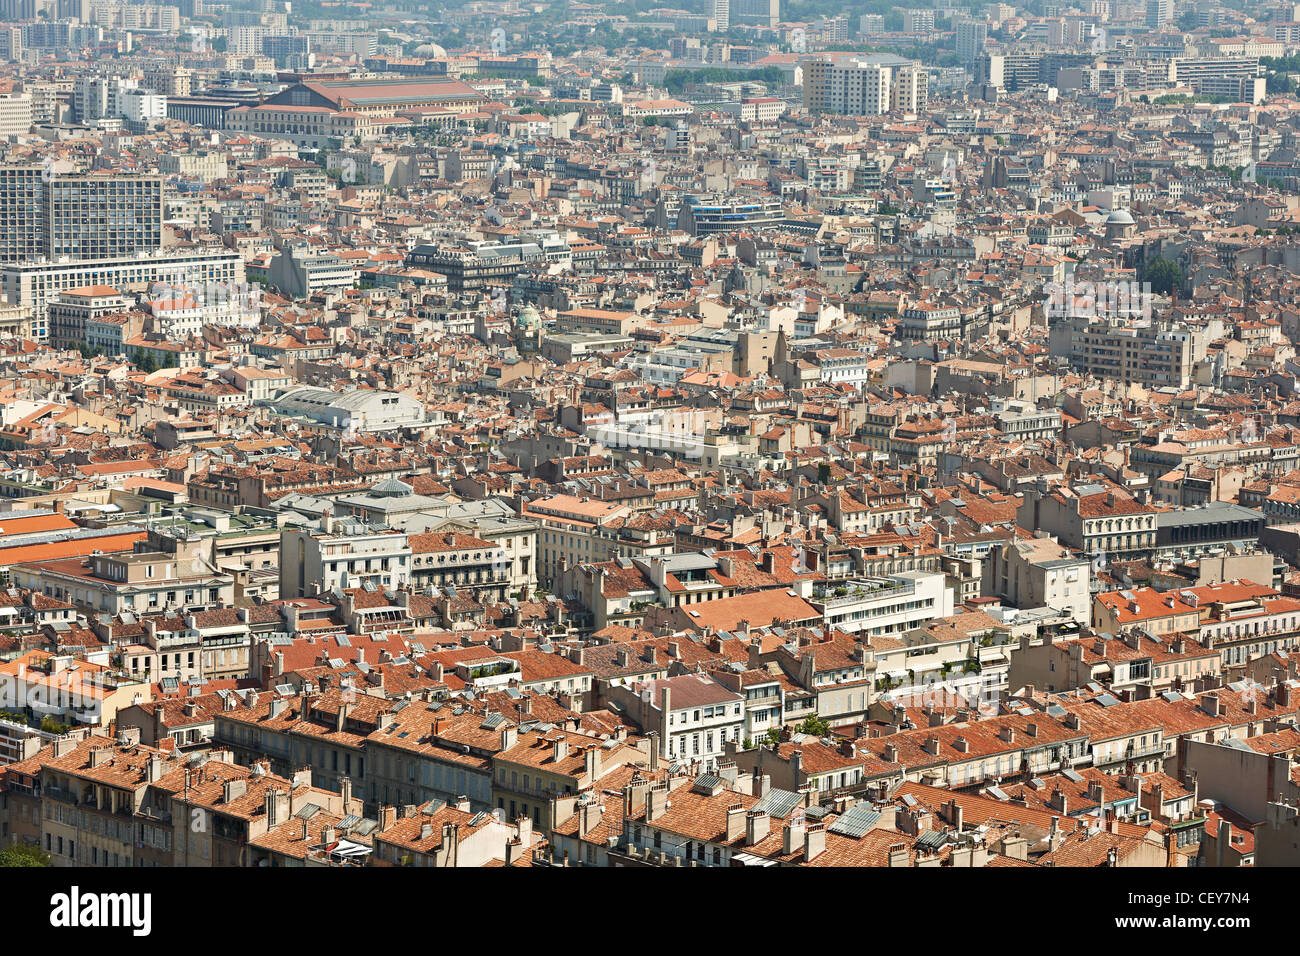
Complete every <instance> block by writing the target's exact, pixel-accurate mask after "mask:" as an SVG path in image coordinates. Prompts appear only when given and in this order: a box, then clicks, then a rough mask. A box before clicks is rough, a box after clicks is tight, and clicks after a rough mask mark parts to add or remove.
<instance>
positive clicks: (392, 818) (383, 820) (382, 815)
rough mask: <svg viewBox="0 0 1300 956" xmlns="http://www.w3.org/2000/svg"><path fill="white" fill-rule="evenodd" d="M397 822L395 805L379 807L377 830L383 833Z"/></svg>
mask: <svg viewBox="0 0 1300 956" xmlns="http://www.w3.org/2000/svg"><path fill="white" fill-rule="evenodd" d="M396 822H397V807H380V808H379V832H380V833H385V832H387V831H388V830H391V829H392V828H393V824H394V823H396Z"/></svg>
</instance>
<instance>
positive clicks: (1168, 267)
mask: <svg viewBox="0 0 1300 956" xmlns="http://www.w3.org/2000/svg"><path fill="white" fill-rule="evenodd" d="M1139 281H1141V282H1147V283H1150V285H1151V291H1152V292H1154V293H1156V294H1157V295H1169V294H1170V293H1171V292H1173V291H1174V290H1175V289H1177V288H1178V287H1180V286H1181V285H1182V284H1183V270H1182V267H1181V266H1179V265H1178V263H1177V262H1174V261H1173V260H1172V259H1166V258H1164V257H1163V256H1157V257H1156V258H1155V259H1152V260H1151V261H1150V262H1149V263H1147V265H1146V267H1145V268H1144V269H1143V270H1142V275H1141V277H1140V278H1139Z"/></svg>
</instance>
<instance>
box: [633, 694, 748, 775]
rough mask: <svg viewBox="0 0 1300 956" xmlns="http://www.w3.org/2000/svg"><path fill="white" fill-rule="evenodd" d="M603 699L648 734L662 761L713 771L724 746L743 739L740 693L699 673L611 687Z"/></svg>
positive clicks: (743, 725) (742, 704)
mask: <svg viewBox="0 0 1300 956" xmlns="http://www.w3.org/2000/svg"><path fill="white" fill-rule="evenodd" d="M608 696H609V699H610V700H611V701H612V702H615V703H617V704H618V705H620V706H621V707H622V708H624V710H625V712H626V713H627V714H628V716H629V717H630V718H631V719H632V720H634V721H636V722H637V724H638V726H640V727H641V729H642V732H643V733H645V734H647V735H657V740H656V739H654V738H653V736H652V744H651V745H652V746H654V747H657V748H658V753H659V756H660V757H663V758H666V759H668V760H681V761H698V762H699V763H701V764H703V765H704V766H706V767H716V766H717V764H718V762H719V761H720V760H722V759H723V757H724V755H725V753H726V745H727V742H728V741H730V742H732V743H738V742H740V741H742V740H743V739H744V737H745V695H744V694H742V693H740V692H739V691H736V690H731V689H729V688H727V687H724V686H723V685H722V684H720V683H718V682H717V681H716V680H714V679H713V678H712V677H709V676H707V675H705V674H682V675H680V676H678V677H665V678H661V679H659V680H650V681H644V682H641V683H637V684H633V685H631V686H611V687H610V688H609V692H608Z"/></svg>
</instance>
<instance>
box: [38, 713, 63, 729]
mask: <svg viewBox="0 0 1300 956" xmlns="http://www.w3.org/2000/svg"><path fill="white" fill-rule="evenodd" d="M41 730H43V731H45V732H46V733H47V734H66V733H67V732H68V725H67V724H61V723H59V722H58V721H57V720H55V719H54V717H53V715H51V714H46V715H45V716H44V717H42V718H41Z"/></svg>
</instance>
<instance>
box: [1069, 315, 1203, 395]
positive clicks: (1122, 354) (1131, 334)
mask: <svg viewBox="0 0 1300 956" xmlns="http://www.w3.org/2000/svg"><path fill="white" fill-rule="evenodd" d="M1051 348H1052V351H1053V353H1055V354H1057V355H1066V356H1069V362H1070V366H1071V367H1072V368H1075V369H1078V370H1079V371H1083V372H1087V373H1089V374H1091V375H1095V376H1097V377H1098V378H1104V379H1111V380H1114V381H1120V382H1124V383H1129V382H1135V383H1138V384H1141V385H1146V386H1150V387H1155V388H1161V387H1167V386H1171V387H1174V388H1187V386H1188V384H1189V383H1190V382H1191V377H1192V367H1193V365H1194V358H1193V352H1192V336H1191V333H1190V332H1187V331H1185V330H1181V329H1177V328H1174V327H1172V326H1169V325H1167V324H1163V323H1146V324H1143V323H1141V322H1140V321H1132V320H1122V321H1121V320H1110V321H1089V320H1086V319H1079V318H1076V319H1073V320H1071V321H1068V322H1060V323H1056V324H1055V325H1053V327H1052V332H1051Z"/></svg>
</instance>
